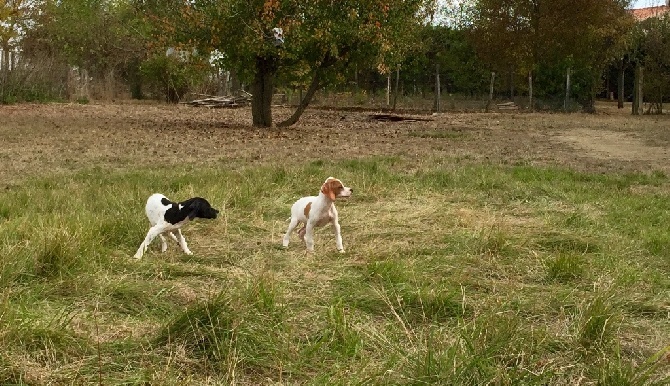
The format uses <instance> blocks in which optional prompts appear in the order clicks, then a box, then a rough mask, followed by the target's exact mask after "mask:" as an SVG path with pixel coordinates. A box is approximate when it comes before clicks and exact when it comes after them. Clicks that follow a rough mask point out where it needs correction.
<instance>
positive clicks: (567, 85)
mask: <svg viewBox="0 0 670 386" xmlns="http://www.w3.org/2000/svg"><path fill="white" fill-rule="evenodd" d="M570 72H571V68H570V67H568V72H567V73H566V74H565V100H564V101H563V110H564V111H568V103H570Z"/></svg>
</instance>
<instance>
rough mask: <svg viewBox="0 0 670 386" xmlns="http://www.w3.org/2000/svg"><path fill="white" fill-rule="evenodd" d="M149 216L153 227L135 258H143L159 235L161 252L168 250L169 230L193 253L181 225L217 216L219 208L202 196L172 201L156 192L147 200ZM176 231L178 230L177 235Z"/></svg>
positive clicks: (174, 238)
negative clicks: (166, 239) (167, 237)
mask: <svg viewBox="0 0 670 386" xmlns="http://www.w3.org/2000/svg"><path fill="white" fill-rule="evenodd" d="M146 213H147V218H148V219H149V223H151V228H150V229H149V233H147V237H145V238H144V241H143V242H142V244H140V248H139V249H138V250H137V252H135V258H136V259H141V258H142V255H144V252H146V250H147V248H148V247H149V244H151V241H152V240H153V239H154V238H156V236H159V237H160V238H161V244H162V245H161V252H165V251H166V250H167V243H166V242H165V237H164V236H163V233H165V232H167V233H168V235H169V236H170V237H172V239H173V240H175V241H176V242H177V243H179V246H181V249H182V250H183V251H184V253H186V254H187V255H192V254H193V252H191V251H190V250H189V249H188V245H186V239H184V236H183V235H182V234H181V229H180V228H181V227H183V226H184V225H186V224H187V223H188V222H189V221H191V220H193V219H195V218H211V219H214V218H216V215H217V213H219V211H218V210H216V209H214V208H212V206H211V205H210V204H209V202H207V200H205V199H204V198H201V197H193V198H189V199H188V200H186V201H182V202H172V201H170V200H168V198H167V197H165V196H164V195H162V194H160V193H154V194H152V195H151V197H149V199H148V200H147V206H146ZM174 231H177V235H176V236H175V234H174Z"/></svg>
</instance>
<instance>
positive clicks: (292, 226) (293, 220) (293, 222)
mask: <svg viewBox="0 0 670 386" xmlns="http://www.w3.org/2000/svg"><path fill="white" fill-rule="evenodd" d="M297 226H298V219H297V218H291V222H290V223H289V224H288V229H287V230H286V234H285V235H284V239H283V241H282V245H283V246H284V247H288V243H289V242H290V241H291V232H293V230H294V229H295V227H297Z"/></svg>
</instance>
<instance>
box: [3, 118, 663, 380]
mask: <svg viewBox="0 0 670 386" xmlns="http://www.w3.org/2000/svg"><path fill="white" fill-rule="evenodd" d="M3 109H4V110H3ZM194 111H195V110H193V109H186V108H176V107H170V106H153V105H152V106H122V105H117V106H113V105H112V106H102V105H89V106H72V105H46V106H21V107H0V114H3V113H4V114H5V117H7V119H6V120H4V122H0V134H2V135H3V137H4V138H5V146H4V147H3V149H2V150H1V151H0V159H2V160H3V161H4V162H5V167H4V169H3V171H2V175H1V177H2V181H0V188H2V190H0V253H1V254H2V260H1V261H0V288H1V294H2V295H1V298H0V384H30V385H46V384H88V383H91V384H96V383H97V384H105V385H114V384H143V385H146V384H152V385H219V384H248V385H258V384H287V385H288V384H313V385H324V384H342V385H344V384H347V385H348V384H375V385H377V384H381V385H398V384H399V385H424V384H443V385H451V384H465V385H485V384H495V385H507V384H517V385H579V384H581V385H588V384H599V385H648V384H657V385H662V384H668V382H670V233H669V232H668V227H667V224H669V223H670V200H669V199H668V195H669V194H670V177H669V176H670V175H669V174H668V173H670V167H669V166H668V162H667V161H668V160H669V159H670V157H668V153H667V150H666V149H667V148H668V134H667V133H665V131H667V129H664V128H667V127H668V123H669V121H668V119H667V118H665V119H663V118H664V117H661V118H649V117H642V118H634V117H629V116H627V115H619V114H616V113H612V114H601V115H597V116H585V115H580V114H574V115H548V114H547V115H545V114H451V115H445V116H434V117H432V119H433V120H432V121H428V122H421V123H408V124H392V123H381V124H376V123H370V122H368V121H366V120H365V119H364V117H365V116H364V113H355V112H352V113H343V112H337V111H335V112H333V111H312V112H310V113H309V114H308V115H307V116H306V117H305V119H304V120H303V122H301V124H300V125H298V126H297V127H295V128H291V129H287V130H284V131H279V130H277V129H272V130H265V131H263V130H255V129H251V128H250V127H248V113H249V112H248V111H246V110H236V111H216V112H213V111H207V112H203V111H197V112H194ZM281 113H283V112H281V111H280V112H279V114H281ZM334 122H341V123H334ZM338 125H339V126H338ZM331 175H332V176H336V177H338V178H340V179H341V180H342V181H343V182H344V183H345V185H347V186H351V187H353V188H354V191H355V193H354V196H353V197H351V198H350V199H348V200H346V201H342V202H339V203H338V210H339V212H340V222H341V224H342V234H343V239H344V246H345V249H346V250H347V252H346V253H344V254H340V253H337V251H336V249H335V240H334V237H333V236H332V233H331V231H330V230H329V229H321V230H320V231H318V232H317V234H316V237H315V241H316V252H315V253H314V254H306V253H305V251H304V245H303V244H302V243H300V241H299V240H298V237H297V235H295V234H294V235H293V237H292V242H291V245H290V246H289V247H288V249H283V248H282V247H281V237H282V235H283V232H284V231H285V229H286V226H287V218H288V217H289V211H290V205H291V204H292V202H293V201H294V200H296V199H297V198H298V197H301V196H304V195H309V194H316V192H317V191H318V188H319V186H320V184H321V183H322V182H323V180H325V178H326V177H328V176H331ZM153 192H161V193H163V194H165V195H167V196H168V197H170V198H172V199H175V200H182V199H185V198H188V197H192V196H195V195H197V196H202V197H206V198H207V199H208V200H209V201H210V202H211V203H212V204H213V206H215V207H217V208H218V209H220V210H221V215H220V217H219V218H217V219H216V220H211V221H206V220H199V221H196V222H194V223H192V224H190V225H188V226H187V227H185V228H184V234H185V236H186V238H187V240H188V242H189V246H190V249H191V250H192V251H193V252H194V255H193V256H187V255H184V254H183V253H181V251H180V250H179V248H178V247H177V245H176V244H174V243H172V244H170V246H169V249H168V252H166V253H164V254H161V253H160V248H159V243H158V242H157V241H154V243H153V244H152V245H151V247H150V249H149V251H148V253H147V254H145V257H144V258H143V259H142V260H140V261H136V260H134V259H132V258H131V257H132V255H133V254H134V252H135V250H136V249H137V247H138V246H139V244H140V242H141V241H142V239H143V238H144V235H145V234H146V231H147V230H148V223H147V221H146V218H145V216H144V214H143V207H144V202H145V200H146V198H147V197H148V196H149V194H151V193H153Z"/></svg>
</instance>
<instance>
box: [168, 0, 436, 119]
mask: <svg viewBox="0 0 670 386" xmlns="http://www.w3.org/2000/svg"><path fill="white" fill-rule="evenodd" d="M432 4H434V0H362V1H355V0H341V1H331V0H284V1H282V0H220V1H217V0H194V1H191V2H188V3H182V4H181V7H180V9H179V11H178V12H177V13H175V14H173V16H175V17H176V19H175V20H176V21H180V22H181V23H182V24H181V25H180V26H179V27H177V31H176V35H175V36H176V39H177V40H178V41H180V42H181V43H182V44H193V45H195V46H196V47H197V48H198V51H199V52H202V53H208V52H212V51H214V50H217V51H219V52H221V53H223V55H222V58H221V62H222V63H223V64H224V65H225V66H226V67H227V68H229V69H231V70H234V71H235V72H236V73H237V74H238V75H239V76H240V77H241V78H242V79H245V80H246V81H250V83H251V92H252V94H253V102H252V116H253V124H254V125H255V126H264V127H269V126H271V125H272V112H271V98H272V94H273V90H274V86H275V81H276V79H277V77H278V76H281V77H282V78H285V79H288V78H293V79H297V80H300V81H301V82H304V83H305V84H308V85H309V86H308V89H307V92H306V93H305V96H304V98H303V100H302V101H301V103H300V105H299V107H298V108H297V110H296V112H295V113H294V114H293V116H292V117H291V118H289V119H288V120H286V121H284V122H282V123H280V125H290V124H293V123H295V122H296V121H297V120H298V119H299V117H300V114H302V112H303V111H304V109H305V108H306V107H307V105H308V104H309V102H310V101H311V98H312V97H313V95H314V93H315V92H316V91H317V90H318V89H319V88H320V87H322V86H323V85H325V84H328V83H329V82H332V81H334V80H336V79H337V74H338V73H342V72H343V71H344V70H345V69H346V68H347V67H348V66H351V65H354V64H358V65H360V66H361V67H364V66H375V67H376V68H378V70H379V71H380V72H388V71H389V69H390V68H393V67H395V64H397V63H399V62H400V61H401V60H402V57H403V54H404V52H405V51H406V50H407V49H408V48H409V47H410V46H411V44H412V38H413V36H415V32H416V31H417V27H419V26H421V25H422V24H424V23H425V21H426V20H427V18H426V13H427V12H429V11H430V10H432V9H433V7H432ZM275 28H280V29H281V30H282V31H283V36H284V39H285V40H284V44H282V45H278V44H275V39H274V36H273V30H274V29H275Z"/></svg>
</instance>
